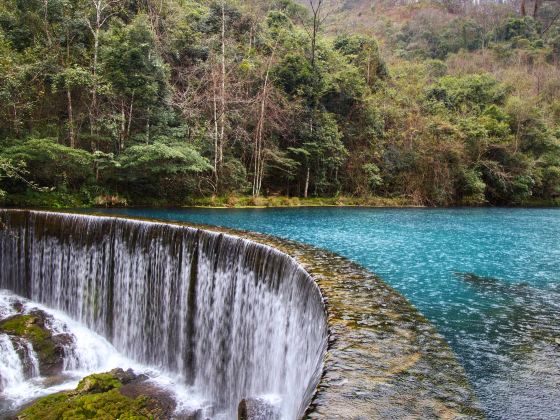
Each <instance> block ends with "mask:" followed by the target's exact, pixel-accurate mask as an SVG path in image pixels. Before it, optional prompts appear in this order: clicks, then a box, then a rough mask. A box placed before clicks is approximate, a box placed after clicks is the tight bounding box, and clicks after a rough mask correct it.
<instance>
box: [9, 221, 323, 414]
mask: <svg viewBox="0 0 560 420" xmlns="http://www.w3.org/2000/svg"><path fill="white" fill-rule="evenodd" d="M0 217H1V218H2V220H3V223H4V224H5V226H6V228H5V229H4V230H0V257H1V262H2V263H1V266H0V275H1V278H0V287H1V288H5V289H9V290H11V291H13V292H15V293H17V294H19V295H22V296H25V297H27V298H29V299H31V300H33V301H35V302H40V303H41V304H44V305H46V306H48V307H51V308H55V309H56V310H59V311H63V312H64V313H66V314H68V315H69V317H70V318H72V319H73V320H75V321H77V322H79V323H80V324H78V325H81V327H82V328H84V329H85V327H87V328H89V329H91V330H93V331H94V332H95V333H96V336H97V334H99V335H101V336H103V337H105V338H107V340H108V341H109V342H110V343H111V344H112V346H114V348H113V350H112V351H114V352H115V353H117V352H118V353H120V354H122V355H125V356H126V357H127V358H130V359H132V360H134V361H135V362H136V363H141V364H142V365H144V366H150V367H152V368H155V369H159V370H161V371H163V372H167V373H168V375H172V374H174V375H177V378H176V380H178V381H179V383H180V384H182V385H184V386H185V387H188V388H189V390H190V392H191V393H192V395H200V396H202V398H203V399H204V400H205V406H206V408H207V410H206V411H205V414H206V415H209V416H211V417H214V418H220V417H222V418H234V417H235V416H236V413H237V405H238V403H239V401H240V400H241V399H242V398H245V397H264V398H267V399H268V400H270V401H276V402H277V404H278V409H279V411H280V413H281V416H282V418H285V419H295V418H299V417H301V416H302V415H303V414H304V413H305V410H306V408H307V406H308V404H309V402H310V401H311V398H312V396H313V392H314V389H315V387H316V385H317V383H318V381H319V379H320V375H321V370H322V360H323V355H324V352H325V348H326V334H327V331H326V314H325V309H324V305H323V302H322V299H321V295H320V292H319V290H318V288H317V286H316V285H315V283H314V282H313V280H312V279H311V278H310V277H309V275H308V274H307V273H306V272H305V271H304V270H303V269H302V268H301V267H300V266H299V265H298V264H297V263H296V262H295V261H294V260H293V259H292V258H290V257H288V256H287V255H285V254H283V253H281V252H279V251H276V250H274V249H273V248H270V247H267V246H263V245H259V244H256V243H253V242H250V241H246V240H244V239H240V238H237V237H233V236H229V235H222V234H216V233H210V232H206V231H201V230H197V229H193V228H188V227H183V226H176V225H169V224H161V223H152V222H143V221H132V220H123V219H115V218H107V217H95V216H85V215H66V214H54V213H46V212H33V211H16V210H6V211H0ZM87 347H88V346H84V347H83V348H80V347H79V345H78V346H77V348H75V349H74V353H75V357H74V358H73V359H72V360H73V362H72V363H77V364H78V365H79V366H83V365H87V366H88V368H87V369H85V370H89V371H91V370H95V368H93V366H94V365H95V363H96V362H93V363H91V364H89V365H88V363H89V362H87V361H88V360H91V358H92V357H93V356H92V355H87V353H88V348H87ZM93 358H95V357H93ZM82 359H84V360H82ZM118 367H123V368H126V366H121V365H118ZM67 368H68V369H77V368H78V367H77V366H73V365H72V366H71V365H69V366H68V367H67ZM193 399H195V400H196V398H195V397H193Z"/></svg>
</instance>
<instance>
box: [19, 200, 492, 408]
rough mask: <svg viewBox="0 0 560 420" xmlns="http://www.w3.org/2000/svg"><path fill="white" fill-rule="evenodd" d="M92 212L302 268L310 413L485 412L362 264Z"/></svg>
mask: <svg viewBox="0 0 560 420" xmlns="http://www.w3.org/2000/svg"><path fill="white" fill-rule="evenodd" d="M13 211H26V212H34V211H35V210H13ZM36 212H39V213H50V214H53V213H54V214H64V215H68V214H73V215H77V216H79V215H86V214H85V213H75V212H60V211H58V212H51V211H36ZM87 215H89V216H95V217H99V218H102V219H129V220H133V221H134V220H136V221H143V222H147V223H157V224H165V225H177V226H184V227H190V228H194V229H200V230H204V231H209V232H214V233H221V234H225V235H231V236H235V237H240V238H243V239H246V240H249V241H253V242H256V243H259V244H261V245H265V246H269V247H272V248H274V249H276V250H278V251H280V252H282V253H284V254H286V255H288V256H289V257H291V258H293V259H294V260H295V261H296V262H297V263H298V264H299V265H300V266H301V267H303V269H304V270H305V271H306V272H307V273H308V274H309V275H310V276H311V278H312V279H313V280H314V281H315V284H316V285H317V286H318V288H319V290H320V293H321V296H322V299H323V302H324V304H325V309H326V312H327V320H328V321H327V324H328V330H329V338H328V348H327V352H326V354H325V357H324V366H323V372H322V377H321V379H320V381H319V384H318V386H317V389H316V391H315V395H314V397H313V400H312V402H311V405H310V406H309V408H308V410H307V413H306V417H307V418H311V419H315V418H356V419H358V418H360V419H362V418H363V419H366V418H367V419H372V418H403V417H415V418H418V417H422V418H483V417H484V414H483V413H482V411H481V409H480V406H479V403H478V401H477V399H476V397H475V395H474V392H473V391H472V389H471V387H470V385H469V383H468V380H467V378H466V375H465V372H464V370H463V368H462V367H461V365H460V364H459V363H458V362H457V359H456V357H455V355H454V353H453V352H452V350H451V349H450V348H449V346H448V345H447V343H446V342H445V341H444V340H443V338H442V337H441V336H440V335H439V334H438V333H437V332H436V330H435V328H434V327H433V326H432V325H431V324H430V323H429V322H428V321H427V320H426V319H425V318H424V317H423V316H422V315H421V314H420V313H419V312H418V311H417V310H416V309H415V308H414V307H413V306H412V305H411V304H410V303H409V302H408V301H407V300H406V299H405V298H404V297H403V296H401V295H400V294H399V293H397V292H396V291H395V290H394V289H392V288H391V287H389V286H388V285H387V284H385V283H384V282H383V281H382V280H380V279H379V278H378V277H376V276H375V275H374V274H372V273H371V272H369V271H367V270H366V269H364V268H363V267H361V266H359V265H358V264H356V263H353V262H351V261H349V260H348V259H346V258H344V257H341V256H338V255H336V254H333V253H331V252H328V251H325V250H322V249H318V248H315V247H312V246H309V245H306V244H301V243H297V242H294V241H290V240H284V239H280V238H277V237H273V236H269V235H264V234H259V233H253V232H247V231H242V230H236V229H229V228H222V227H216V226H208V225H199V224H191V223H180V222H172V221H168V220H159V219H143V218H134V217H121V216H114V215H112V216H107V215H103V214H96V213H94V212H93V213H92V212H88V213H87Z"/></svg>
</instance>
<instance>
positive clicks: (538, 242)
mask: <svg viewBox="0 0 560 420" xmlns="http://www.w3.org/2000/svg"><path fill="white" fill-rule="evenodd" d="M108 212H114V213H119V214H125V215H133V216H141V217H148V218H150V217H152V218H159V219H168V220H177V221H188V222H196V223H204V224H211V225H218V226H227V227H232V228H239V229H247V230H252V231H257V232H263V233H268V234H273V235H277V236H280V237H284V238H288V239H293V240H298V241H301V242H305V243H309V244H311V245H315V246H318V247H322V248H326V249H329V250H331V251H334V252H336V253H339V254H341V255H344V256H346V257H348V258H350V259H352V260H354V261H357V262H359V263H360V264H362V265H363V266H365V267H367V268H368V269H370V270H371V271H373V272H375V273H377V274H378V275H379V276H381V277H382V278H383V279H384V280H385V281H386V282H388V283H389V284H390V285H391V286H393V287H394V288H395V289H397V290H398V291H400V292H401V293H402V294H403V295H405V296H406V297H407V298H408V299H409V300H410V301H411V302H412V303H413V304H414V305H415V306H416V307H417V308H418V309H419V310H420V311H421V312H422V313H423V314H424V315H425V316H426V317H428V318H429V319H430V320H431V321H432V322H433V323H434V325H435V326H436V327H437V329H438V331H439V332H440V333H441V334H442V335H443V336H444V337H445V338H446V339H447V341H448V342H449V343H450V345H451V346H452V348H453V349H454V350H455V352H456V353H457V355H458V357H459V359H460V360H461V362H462V363H463V365H464V367H465V369H466V371H467V374H468V376H469V378H470V379H471V381H472V383H473V386H474V388H475V391H476V392H477V394H478V396H479V398H480V399H481V401H482V403H483V405H484V406H485V408H486V411H487V413H488V415H489V417H491V418H504V419H518V418H554V419H558V418H560V209H358V208H297V209H247V210H246V209H243V210H232V209H228V210H224V209H187V210H151V209H150V210H142V209H126V210H120V209H119V210H108Z"/></svg>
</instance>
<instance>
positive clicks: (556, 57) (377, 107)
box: [0, 0, 560, 207]
mask: <svg viewBox="0 0 560 420" xmlns="http://www.w3.org/2000/svg"><path fill="white" fill-rule="evenodd" d="M241 197H247V198H248V199H249V200H248V202H250V203H253V204H258V203H260V202H263V203H264V202H267V201H259V200H265V199H266V198H267V197H268V198H270V197H284V201H282V203H285V204H293V203H298V202H299V201H298V200H299V199H302V200H303V199H312V198H321V197H326V198H332V199H334V200H338V201H336V202H337V203H344V202H345V200H347V201H346V202H352V200H363V201H361V202H362V203H367V202H368V200H370V199H373V198H375V197H382V198H384V199H386V200H387V202H388V203H400V204H410V205H426V206H448V205H558V204H560V2H559V1H544V0H535V1H534V2H532V1H530V0H523V1H521V2H516V1H512V2H493V1H492V2H489V1H485V0H483V1H480V2H474V3H473V2H464V1H456V0H440V1H436V0H432V1H424V0H421V1H415V2H407V1H388V0H380V1H369V0H368V1H362V0H345V1H334V2H329V1H327V0H300V1H298V2H294V1H292V0H243V1H241V0H2V2H0V201H2V202H3V203H4V204H5V205H21V206H23V205H25V206H50V207H64V206H87V205H187V204H192V203H197V202H210V203H224V204H226V205H236V203H238V202H239V200H240V198H241ZM197 200H199V201H197ZM200 200H206V201H200Z"/></svg>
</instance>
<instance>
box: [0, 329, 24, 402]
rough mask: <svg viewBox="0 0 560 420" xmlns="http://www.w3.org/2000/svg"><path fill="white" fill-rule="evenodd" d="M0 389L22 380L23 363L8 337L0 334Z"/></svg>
mask: <svg viewBox="0 0 560 420" xmlns="http://www.w3.org/2000/svg"><path fill="white" fill-rule="evenodd" d="M0 354H1V355H2V358H0V372H1V374H0V391H3V390H4V389H6V388H10V387H13V386H14V385H16V384H19V383H21V382H23V380H24V378H25V375H24V373H23V363H22V362H21V360H20V358H19V355H18V353H17V351H16V349H15V348H14V344H13V343H12V340H10V337H8V336H7V335H6V334H0Z"/></svg>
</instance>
